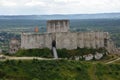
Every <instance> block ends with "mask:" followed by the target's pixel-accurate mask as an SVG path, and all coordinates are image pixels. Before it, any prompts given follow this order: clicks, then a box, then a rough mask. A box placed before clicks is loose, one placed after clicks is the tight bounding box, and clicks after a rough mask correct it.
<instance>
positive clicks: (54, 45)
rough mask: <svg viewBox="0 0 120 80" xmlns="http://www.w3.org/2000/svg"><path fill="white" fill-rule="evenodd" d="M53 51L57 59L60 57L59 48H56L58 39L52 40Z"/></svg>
mask: <svg viewBox="0 0 120 80" xmlns="http://www.w3.org/2000/svg"><path fill="white" fill-rule="evenodd" d="M52 51H53V55H54V58H55V59H58V55H57V50H56V41H55V40H53V41H52Z"/></svg>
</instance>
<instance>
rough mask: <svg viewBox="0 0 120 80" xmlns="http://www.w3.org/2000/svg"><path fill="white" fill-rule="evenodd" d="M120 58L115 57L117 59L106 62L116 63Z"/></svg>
mask: <svg viewBox="0 0 120 80" xmlns="http://www.w3.org/2000/svg"><path fill="white" fill-rule="evenodd" d="M118 60H120V58H117V59H115V60H112V61H109V62H107V63H106V64H111V63H114V62H116V61H118Z"/></svg>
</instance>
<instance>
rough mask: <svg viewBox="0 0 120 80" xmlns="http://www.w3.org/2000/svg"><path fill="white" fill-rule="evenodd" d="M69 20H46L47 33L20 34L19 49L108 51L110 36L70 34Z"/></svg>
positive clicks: (93, 33)
mask: <svg viewBox="0 0 120 80" xmlns="http://www.w3.org/2000/svg"><path fill="white" fill-rule="evenodd" d="M69 25H70V21H69V20H48V21H47V32H46V33H43V34H40V33H22V34H21V48H22V49H33V48H49V49H52V47H53V46H54V47H56V48H57V49H62V48H66V49H76V48H77V47H80V48H84V47H87V48H107V49H110V35H109V33H108V32H70V31H69V29H70V26H69Z"/></svg>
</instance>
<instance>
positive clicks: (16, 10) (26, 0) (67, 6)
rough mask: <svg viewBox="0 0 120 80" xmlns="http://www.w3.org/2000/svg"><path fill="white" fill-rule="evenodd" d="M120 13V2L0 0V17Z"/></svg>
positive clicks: (106, 0)
mask: <svg viewBox="0 0 120 80" xmlns="http://www.w3.org/2000/svg"><path fill="white" fill-rule="evenodd" d="M112 12H114V13H115V12H120V0H0V15H45V14H48V15H49V14H50V15H51V14H92V13H112Z"/></svg>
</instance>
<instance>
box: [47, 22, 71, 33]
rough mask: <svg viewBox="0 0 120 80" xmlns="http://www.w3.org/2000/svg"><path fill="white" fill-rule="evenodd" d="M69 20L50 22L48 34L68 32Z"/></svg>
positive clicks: (48, 23)
mask: <svg viewBox="0 0 120 80" xmlns="http://www.w3.org/2000/svg"><path fill="white" fill-rule="evenodd" d="M68 31H69V20H48V21H47V33H55V32H68Z"/></svg>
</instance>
